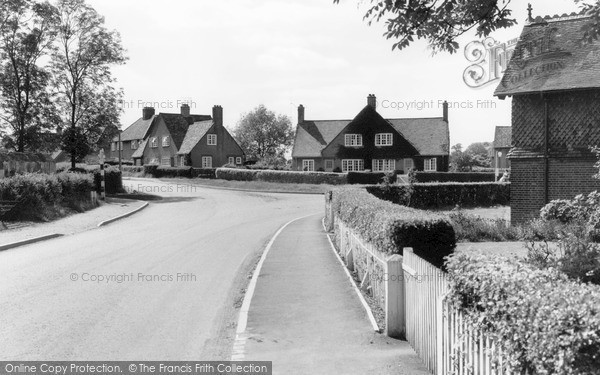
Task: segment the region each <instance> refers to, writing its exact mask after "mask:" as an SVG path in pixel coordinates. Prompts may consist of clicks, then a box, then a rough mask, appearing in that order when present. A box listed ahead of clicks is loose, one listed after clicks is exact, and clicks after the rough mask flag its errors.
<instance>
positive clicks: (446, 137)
mask: <svg viewBox="0 0 600 375" xmlns="http://www.w3.org/2000/svg"><path fill="white" fill-rule="evenodd" d="M387 121H388V122H389V123H390V124H392V126H393V127H394V129H396V131H398V133H400V134H401V135H402V136H403V137H404V139H406V140H407V141H408V142H410V143H411V144H412V145H413V146H415V148H416V149H417V151H418V152H419V154H420V155H427V156H432V155H447V154H448V150H449V149H450V130H449V128H448V123H447V122H446V121H444V120H443V118H441V117H434V118H399V119H388V120H387Z"/></svg>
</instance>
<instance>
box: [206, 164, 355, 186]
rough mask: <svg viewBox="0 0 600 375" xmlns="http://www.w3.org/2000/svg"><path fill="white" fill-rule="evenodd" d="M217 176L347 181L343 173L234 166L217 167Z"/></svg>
mask: <svg viewBox="0 0 600 375" xmlns="http://www.w3.org/2000/svg"><path fill="white" fill-rule="evenodd" d="M216 177H217V178H219V179H222V180H235V181H265V182H281V183H296V184H330V185H341V184H345V183H346V182H347V175H346V174H341V173H325V172H295V171H273V170H255V169H253V170H250V169H234V168H217V172H216Z"/></svg>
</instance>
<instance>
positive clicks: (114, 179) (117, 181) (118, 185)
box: [92, 167, 123, 194]
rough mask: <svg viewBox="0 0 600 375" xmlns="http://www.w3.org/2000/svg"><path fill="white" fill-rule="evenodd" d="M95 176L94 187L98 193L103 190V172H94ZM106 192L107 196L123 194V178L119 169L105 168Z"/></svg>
mask: <svg viewBox="0 0 600 375" xmlns="http://www.w3.org/2000/svg"><path fill="white" fill-rule="evenodd" d="M92 174H93V176H94V186H95V188H96V191H97V192H98V193H100V192H101V189H102V185H101V182H102V172H101V170H99V169H97V170H94V171H92ZM104 189H105V190H104V191H105V193H106V194H117V193H121V192H123V178H122V176H121V171H119V168H118V167H105V168H104Z"/></svg>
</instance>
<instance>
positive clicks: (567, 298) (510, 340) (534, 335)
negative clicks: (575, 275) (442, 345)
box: [447, 252, 600, 374]
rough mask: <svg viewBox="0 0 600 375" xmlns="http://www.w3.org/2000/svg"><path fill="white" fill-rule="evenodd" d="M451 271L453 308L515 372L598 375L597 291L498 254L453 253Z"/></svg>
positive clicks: (599, 300) (599, 305)
mask: <svg viewBox="0 0 600 375" xmlns="http://www.w3.org/2000/svg"><path fill="white" fill-rule="evenodd" d="M447 267H448V271H449V273H450V280H451V282H450V295H449V298H450V303H451V304H452V305H453V306H455V307H456V308H458V309H460V310H461V311H463V312H464V315H465V318H464V319H465V322H466V324H467V325H468V326H470V327H472V328H474V329H478V330H481V331H484V332H486V333H487V334H488V335H489V336H490V337H491V338H492V340H493V341H494V342H495V343H496V344H497V345H500V346H501V348H502V349H503V350H504V351H505V353H506V355H507V356H508V363H509V364H510V366H511V369H512V373H517V374H519V373H525V371H528V372H529V373H536V374H595V373H597V370H598V368H600V288H599V287H598V286H596V285H591V284H581V283H577V282H574V281H571V280H569V279H568V278H567V277H566V276H565V275H564V274H562V273H561V272H559V271H557V270H556V269H539V268H537V267H535V266H533V265H529V264H526V263H525V262H524V261H523V260H522V259H518V258H511V259H508V258H502V257H498V256H497V255H494V256H489V255H487V256H486V255H483V254H477V253H464V252H461V253H456V254H454V255H452V256H451V257H450V259H449V261H448V263H447Z"/></svg>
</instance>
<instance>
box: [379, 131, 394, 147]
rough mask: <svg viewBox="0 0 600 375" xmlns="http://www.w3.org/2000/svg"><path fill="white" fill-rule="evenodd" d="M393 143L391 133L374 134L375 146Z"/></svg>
mask: <svg viewBox="0 0 600 375" xmlns="http://www.w3.org/2000/svg"><path fill="white" fill-rule="evenodd" d="M393 143H394V136H393V134H392V133H379V134H375V146H392V145H393Z"/></svg>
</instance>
